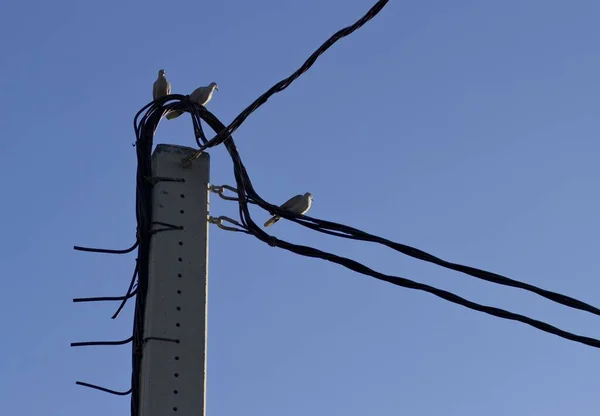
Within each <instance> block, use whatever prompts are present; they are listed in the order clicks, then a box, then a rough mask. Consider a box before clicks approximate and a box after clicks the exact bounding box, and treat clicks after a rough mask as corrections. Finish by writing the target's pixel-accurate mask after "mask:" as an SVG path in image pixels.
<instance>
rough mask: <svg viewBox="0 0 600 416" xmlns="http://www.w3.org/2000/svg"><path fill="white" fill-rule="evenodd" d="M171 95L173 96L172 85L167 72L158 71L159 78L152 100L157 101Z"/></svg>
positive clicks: (155, 83) (155, 84)
mask: <svg viewBox="0 0 600 416" xmlns="http://www.w3.org/2000/svg"><path fill="white" fill-rule="evenodd" d="M169 94H171V83H170V82H169V81H168V80H167V76H166V73H165V70H164V69H161V70H160V71H158V78H157V79H156V81H154V86H153V88H152V99H153V100H154V101H156V100H158V99H159V98H162V97H164V96H165V95H169Z"/></svg>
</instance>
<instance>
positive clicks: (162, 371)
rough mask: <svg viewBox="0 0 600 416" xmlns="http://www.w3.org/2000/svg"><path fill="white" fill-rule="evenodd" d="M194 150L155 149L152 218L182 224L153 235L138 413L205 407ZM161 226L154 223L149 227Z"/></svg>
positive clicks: (201, 201)
mask: <svg viewBox="0 0 600 416" xmlns="http://www.w3.org/2000/svg"><path fill="white" fill-rule="evenodd" d="M193 153H194V149H192V148H188V147H183V146H175V145H158V146H157V147H156V150H155V151H154V154H153V155H152V175H153V176H154V177H170V178H183V179H184V180H185V182H172V181H161V182H158V183H157V184H156V185H155V186H154V188H153V194H152V206H153V211H152V212H153V214H152V221H153V223H155V222H161V223H167V224H172V225H175V226H182V227H183V229H182V230H169V231H163V232H158V233H156V234H154V235H153V236H152V241H151V246H150V264H149V278H148V292H147V297H146V308H145V309H146V315H145V316H144V338H145V339H146V338H152V337H162V338H170V339H177V340H179V343H174V342H165V341H161V340H152V339H151V340H149V341H148V342H147V343H146V344H145V345H144V353H143V358H142V362H141V372H140V403H139V404H140V415H141V416H165V415H180V416H204V415H205V409H206V400H205V399H206V311H207V289H208V221H207V218H208V183H209V166H210V163H209V156H208V154H206V153H204V154H202V156H201V157H200V158H198V159H196V160H194V161H193V162H192V163H191V165H190V166H188V167H185V168H184V167H182V164H181V160H182V159H183V158H184V157H186V156H189V155H191V154H193ZM160 228H165V227H164V226H163V225H154V229H160Z"/></svg>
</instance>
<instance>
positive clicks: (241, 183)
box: [201, 109, 600, 348]
mask: <svg viewBox="0 0 600 416" xmlns="http://www.w3.org/2000/svg"><path fill="white" fill-rule="evenodd" d="M201 116H202V118H203V120H204V121H206V122H207V124H208V125H209V126H210V127H211V128H212V129H213V130H214V131H219V130H220V129H221V128H222V127H223V124H222V123H221V122H220V121H219V120H218V119H217V118H216V117H215V116H214V115H213V114H212V113H210V111H208V110H206V109H204V110H203V111H202V114H201ZM225 147H226V148H227V150H228V152H229V154H230V156H231V158H232V161H233V165H234V176H235V180H236V184H237V189H238V195H239V199H238V203H239V209H240V213H241V214H240V219H241V222H242V224H243V225H244V226H245V227H246V229H247V230H248V231H250V233H252V235H254V236H255V237H256V238H258V239H259V240H261V241H263V242H265V243H267V244H269V245H271V246H273V247H279V248H283V249H285V250H288V251H291V252H294V253H296V254H300V255H302V256H306V257H314V258H320V259H323V260H327V261H330V262H333V263H336V264H339V265H342V266H344V267H346V268H348V269H350V270H353V271H356V272H358V273H362V274H365V275H368V276H371V277H375V278H377V279H379V280H383V281H386V282H389V283H392V284H395V285H397V286H402V287H406V288H409V289H415V290H420V291H424V292H428V293H431V294H434V295H436V296H438V297H440V298H442V299H445V300H447V301H449V302H452V303H456V304H459V305H461V306H465V307H467V308H469V309H473V310H476V311H479V312H483V313H486V314H489V315H492V316H496V317H498V318H502V319H507V320H513V321H519V322H522V323H525V324H528V325H530V326H533V327H534V328H537V329H539V330H541V331H544V332H547V333H550V334H553V335H557V336H559V337H562V338H565V339H568V340H571V341H575V342H579V343H583V344H586V345H589V346H592V347H596V348H600V340H597V339H595V338H590V337H585V336H581V335H577V334H573V333H571V332H567V331H564V330H561V329H559V328H556V327H554V326H552V325H550V324H547V323H545V322H542V321H539V320H535V319H532V318H529V317H526V316H523V315H519V314H516V313H513V312H509V311H506V310H504V309H500V308H495V307H491V306H486V305H481V304H478V303H475V302H471V301H469V300H467V299H464V298H462V297H460V296H458V295H455V294H453V293H451V292H447V291H444V290H441V289H437V288H435V287H432V286H428V285H425V284H422V283H417V282H414V281H412V280H409V279H406V278H401V277H396V276H389V275H386V274H383V273H380V272H377V271H375V270H372V269H370V268H368V267H366V266H364V265H362V264H361V263H358V262H356V261H354V260H351V259H348V258H345V257H340V256H336V255H334V254H331V253H327V252H324V251H321V250H318V249H315V248H312V247H306V246H300V245H295V244H292V243H289V242H286V241H283V240H279V239H277V238H275V237H272V236H270V235H268V234H267V233H265V232H264V231H263V230H262V229H261V228H260V227H259V226H258V225H257V224H256V223H254V221H253V220H252V217H251V215H250V212H249V209H248V199H252V200H253V201H255V202H256V204H257V205H259V206H261V207H262V208H264V209H266V210H267V211H269V213H270V214H277V215H281V216H282V217H284V218H288V219H290V220H292V221H295V222H298V223H300V224H302V225H306V226H308V227H309V228H312V229H315V230H317V231H323V232H326V233H328V234H334V235H338V236H343V237H345V238H352V237H353V235H347V234H341V232H336V231H330V230H328V229H327V228H325V227H326V226H329V227H330V228H338V229H340V230H343V231H344V232H345V233H349V232H355V234H356V237H357V238H356V239H359V240H364V241H373V242H379V243H380V244H385V243H386V242H389V243H390V245H391V246H392V248H397V246H400V248H402V249H403V250H405V251H408V252H409V253H411V254H413V255H414V254H415V253H417V254H419V252H420V250H417V249H413V248H412V247H409V246H404V245H400V244H398V243H393V242H390V241H389V240H385V239H381V238H379V237H375V236H371V235H370V234H367V233H365V232H363V231H360V230H356V229H353V228H351V227H347V226H343V225H341V224H336V223H332V222H328V221H323V220H319V219H316V218H310V217H306V216H302V217H299V216H297V215H294V214H291V213H289V212H287V211H284V210H281V209H280V208H279V207H277V206H275V205H272V204H270V203H268V202H266V201H264V200H263V199H262V198H261V197H260V196H259V195H258V194H257V193H256V191H255V190H254V188H253V187H252V183H251V180H250V178H249V176H248V173H247V171H246V168H245V167H244V165H243V163H242V161H241V158H240V155H239V152H238V150H237V147H236V146H235V142H234V140H233V138H232V137H228V138H227V139H226V140H225ZM308 221H312V222H313V223H312V224H311V223H310V222H308ZM307 224H308V225H307ZM321 225H325V226H324V227H322V228H321ZM386 245H387V244H386ZM406 248H408V250H407V249H406ZM410 249H412V251H411V250H410ZM422 253H424V252H422ZM425 254H427V253H425ZM429 256H431V255H429ZM424 257H426V256H424ZM431 257H433V256H431ZM426 258H428V257H426ZM428 259H429V260H431V258H428ZM463 267H465V268H466V266H463ZM474 270H475V271H478V269H474ZM469 271H470V270H469ZM482 272H484V271H482ZM485 273H489V272H485ZM489 274H491V273H489ZM497 276H499V275H497ZM499 277H500V278H502V277H503V276H499ZM504 279H505V280H502V279H499V280H502V281H503V283H504V284H506V285H508V286H513V283H515V284H519V286H516V287H519V288H521V286H524V287H525V288H527V287H528V286H530V285H527V284H525V283H522V282H517V281H513V280H512V279H508V278H504ZM535 289H537V290H539V291H540V292H542V293H545V294H548V293H550V295H548V296H552V294H553V292H548V291H545V290H543V289H539V288H535ZM534 293H535V292H534ZM555 295H557V299H559V300H563V298H562V296H564V295H558V294H555ZM565 298H567V299H572V298H568V297H566V296H565ZM572 300H573V301H575V302H573V303H574V304H575V305H576V306H581V305H580V304H579V303H578V302H580V303H581V304H583V305H586V304H584V303H583V302H581V301H577V300H575V299H572ZM567 306H570V305H567ZM587 306H588V307H589V308H590V309H591V310H592V311H593V310H594V309H595V308H594V307H592V306H591V305H587Z"/></svg>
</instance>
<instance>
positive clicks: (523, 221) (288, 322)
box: [0, 0, 600, 416]
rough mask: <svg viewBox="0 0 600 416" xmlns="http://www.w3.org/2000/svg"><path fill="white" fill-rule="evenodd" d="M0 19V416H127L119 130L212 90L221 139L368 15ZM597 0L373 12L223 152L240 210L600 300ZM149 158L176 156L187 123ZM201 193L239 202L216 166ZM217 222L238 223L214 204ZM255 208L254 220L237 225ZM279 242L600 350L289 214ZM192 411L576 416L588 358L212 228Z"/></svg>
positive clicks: (213, 13)
mask: <svg viewBox="0 0 600 416" xmlns="http://www.w3.org/2000/svg"><path fill="white" fill-rule="evenodd" d="M212 3H213V4H211V5H208V4H207V2H198V1H187V0H181V1H179V2H176V3H172V5H169V4H168V3H167V2H156V1H153V0H151V1H147V2H143V3H142V2H130V3H127V2H119V3H117V2H109V3H106V2H105V3H101V2H93V3H92V2H76V1H58V2H52V3H48V2H42V1H39V0H38V1H30V2H21V3H18V2H12V3H11V4H10V5H8V4H7V5H6V6H5V7H4V8H3V11H2V13H0V35H1V36H0V47H1V49H2V51H3V60H2V65H1V69H0V75H2V76H1V77H0V90H1V91H2V96H3V100H2V101H0V126H1V130H2V135H3V150H2V152H0V175H1V177H2V178H4V181H3V184H4V185H3V194H4V203H3V204H2V205H1V207H0V214H1V216H2V218H3V219H4V225H3V233H2V234H3V236H4V238H2V239H0V258H1V260H2V262H1V263H2V272H3V273H2V274H3V279H2V281H3V283H4V286H3V289H2V290H1V291H0V327H1V328H2V330H3V334H4V342H2V344H0V356H1V357H2V358H1V359H0V373H1V374H2V377H0V403H1V404H2V405H1V408H2V413H3V414H21V415H36V414H47V415H61V416H68V415H80V414H83V413H85V414H86V415H89V416H95V415H106V414H121V415H126V414H129V397H115V396H111V395H106V394H103V393H101V392H98V391H94V390H90V389H85V388H82V387H78V386H76V385H75V384H74V382H75V381H76V380H84V381H88V382H91V383H97V384H101V385H104V386H106V387H109V388H113V389H117V390H127V389H128V388H129V381H130V371H131V368H130V356H131V355H130V346H124V347H105V348H87V349H86V348H81V349H72V348H69V343H70V342H72V341H78V340H97V339H122V338H127V337H128V336H129V335H130V333H131V327H132V306H133V304H130V305H129V306H128V307H127V308H126V310H125V312H124V313H123V314H122V315H121V317H120V318H119V319H118V320H116V321H112V320H110V319H109V318H110V315H111V314H112V312H113V310H114V307H115V305H112V304H95V305H94V304H86V305H81V304H79V305H77V304H73V303H71V299H72V298H73V297H79V296H93V295H119V294H121V293H123V292H124V291H125V290H126V287H127V284H128V282H129V279H130V275H131V271H132V268H133V265H134V258H135V254H134V253H132V254H131V255H128V256H112V257H111V256H101V255H93V254H86V253H77V252H74V251H73V250H72V246H73V245H74V244H78V245H90V246H100V247H113V248H124V247H127V246H129V245H130V244H131V243H132V242H133V240H134V233H135V216H134V174H135V163H136V160H135V152H134V149H133V148H132V147H131V143H132V142H133V141H134V140H135V138H134V134H133V128H132V118H133V116H134V114H135V112H136V111H137V110H138V109H139V108H140V107H142V106H143V105H145V104H146V103H148V102H149V101H150V99H151V87H152V82H153V81H154V79H155V78H156V72H157V70H158V69H160V68H165V69H166V70H167V74H168V77H169V79H170V81H171V82H172V84H173V92H177V93H189V92H191V91H192V90H193V89H194V88H195V87H197V86H199V85H206V84H208V83H209V82H211V81H216V82H218V84H219V87H220V91H218V92H217V93H215V96H214V98H213V101H211V102H210V104H209V105H208V107H209V109H210V110H211V111H212V112H214V113H215V114H216V115H217V116H218V117H219V118H220V119H221V120H222V121H223V122H225V123H226V124H227V123H228V122H230V121H231V120H232V119H233V118H234V117H235V116H236V115H237V114H238V113H239V112H240V111H241V110H242V109H243V108H245V107H246V106H247V105H248V104H249V103H250V102H251V101H252V100H253V99H254V98H256V97H257V96H258V95H259V94H261V93H262V92H264V91H265V90H266V89H267V88H269V87H270V86H271V85H272V84H273V83H275V82H276V81H279V80H280V79H282V78H284V77H286V76H287V75H288V74H290V73H291V72H292V71H294V70H295V69H296V68H297V67H298V66H299V65H300V64H301V63H302V62H303V61H304V59H306V57H308V55H309V54H310V53H311V52H312V51H313V50H314V49H315V48H317V47H318V46H319V45H320V44H321V43H322V42H323V41H324V40H325V39H326V38H327V37H329V36H330V35H331V34H332V33H333V32H335V31H336V30H338V29H339V28H341V27H343V26H346V25H348V24H350V23H352V22H354V21H355V20H356V19H357V18H358V17H360V16H361V15H362V14H363V13H364V12H366V10H368V9H369V8H370V7H371V5H372V4H373V3H374V0H352V1H350V0H347V1H335V2H334V1H329V2H323V1H317V0H306V1H302V2H292V1H286V2H283V1H277V0H255V1H253V2H245V1H240V0H227V1H226V0H223V1H220V2H212ZM599 20H600V3H598V2H597V1H591V0H590V1H585V0H579V1H574V2H566V1H541V0H530V1H527V2H524V1H516V0H509V1H502V2H481V1H475V0H456V1H452V2H448V1H442V0H425V1H416V0H413V1H391V2H390V3H389V4H388V6H387V7H386V8H385V9H384V10H383V11H382V12H381V14H380V15H379V16H377V17H376V18H375V19H374V20H373V21H372V22H370V23H368V24H367V25H366V26H365V27H364V28H363V29H361V30H360V31H358V32H356V33H355V34H353V35H351V36H350V37H348V38H346V39H344V40H342V41H341V42H340V43H339V44H337V45H335V46H334V47H333V48H332V49H330V51H328V52H327V53H326V54H325V55H324V56H323V57H322V58H321V59H320V60H319V61H318V62H317V64H316V65H315V66H314V67H313V69H312V70H311V71H310V72H308V73H307V74H305V75H303V76H302V77H301V78H300V79H299V80H298V81H296V82H295V83H294V84H293V85H292V86H291V87H290V88H289V89H288V90H286V91H285V92H283V93H281V94H278V95H276V96H275V97H273V98H272V99H271V100H270V101H269V102H268V103H267V104H266V105H264V106H263V107H261V108H260V109H259V110H258V111H256V112H255V113H254V114H253V115H252V116H251V117H250V118H249V119H248V120H247V121H246V122H245V123H244V124H243V125H242V127H241V128H240V129H239V130H238V131H237V132H236V134H235V138H236V141H237V144H238V148H239V150H240V152H241V155H242V157H243V158H244V162H245V164H246V166H247V168H248V170H249V172H250V175H251V177H252V179H253V181H254V184H255V187H256V189H257V190H258V192H259V193H260V194H261V195H262V196H263V197H264V198H266V199H268V200H270V201H272V202H274V203H279V202H283V201H285V200H286V199H287V198H288V197H289V196H291V195H294V194H297V193H302V192H306V191H310V192H312V193H313V195H314V197H315V199H314V204H313V208H312V210H311V215H312V216H315V217H317V218H322V219H329V220H333V221H337V222H341V223H345V224H348V225H352V226H354V227H357V228H361V229H364V230H366V231H369V232H371V233H374V234H377V235H381V236H384V237H387V238H390V239H393V240H396V241H399V242H403V243H406V244H410V245H414V246H417V247H419V248H422V249H424V250H427V251H430V252H432V253H433V254H436V255H438V256H441V257H443V258H445V259H448V260H452V261H456V262H462V263H466V264H469V265H472V266H476V267H481V268H485V269H488V270H492V271H496V272H499V273H503V274H506V275H508V276H511V277H513V278H515V279H519V280H523V281H526V282H528V283H532V284H535V285H539V286H541V287H544V288H546V289H550V290H555V291H558V292H562V293H565V294H568V295H571V296H574V297H576V298H580V299H582V300H584V301H587V302H590V303H593V304H594V303H595V304H600V300H599V298H598V293H600V281H599V280H598V273H599V272H600V265H599V264H598V261H597V260H596V258H597V257H596V256H597V253H598V250H599V244H598V238H597V235H598V229H599V228H600V221H599V220H598V215H597V213H598V211H599V210H600V199H599V198H598V194H597V192H596V190H597V178H598V174H599V171H598V163H597V161H598V155H599V154H600V144H599V142H598V139H597V130H598V121H597V120H598V117H597V113H598V97H599V96H600V86H599V83H598V81H597V79H598V74H599V73H600V57H599V55H598V53H597V46H598V43H599V41H600V35H599V33H600V32H599V31H598V26H597V22H598V21H599ZM156 141H157V142H161V143H177V144H185V145H192V144H193V143H194V141H193V133H192V129H191V125H190V122H189V118H184V117H181V118H180V119H178V120H176V121H172V122H168V123H167V122H164V123H161V126H160V128H159V131H158V133H157V136H156ZM211 156H212V158H211V159H212V169H211V170H212V171H211V175H212V182H213V183H215V184H217V185H220V184H223V183H228V184H233V177H232V167H231V163H230V160H229V159H228V157H227V155H226V152H225V150H224V149H223V148H216V149H213V150H212V151H211ZM211 210H212V214H213V215H234V214H235V212H236V210H235V206H233V205H231V203H227V202H224V201H221V200H218V198H215V197H213V198H212V201H211ZM266 218H267V214H266V213H257V214H256V219H257V222H262V221H264V220H265V219H266ZM272 232H273V233H274V234H275V235H277V236H278V237H280V238H283V239H286V240H288V241H292V242H299V243H304V244H309V245H312V246H315V247H317V248H321V249H324V250H329V251H332V252H335V253H337V254H341V255H344V256H348V257H352V258H355V259H357V260H359V261H361V262H364V263H365V264H366V265H368V266H370V267H374V268H376V269H377V270H380V271H383V272H386V273H390V274H396V275H400V276H404V277H408V278H411V279H415V280H418V281H421V282H426V283H430V284H433V285H435V286H438V287H441V288H444V289H447V290H451V291H453V292H455V293H458V294H460V295H462V296H465V297H467V298H469V299H472V300H474V301H478V302H481V303H485V304H489V305H493V306H498V307H502V308H507V309H509V310H511V311H514V312H519V313H523V314H527V315H529V316H531V317H534V318H537V319H541V320H545V321H547V322H549V323H552V324H554V325H557V326H559V327H561V328H564V329H567V330H570V331H573V332H575V333H579V334H584V335H588V336H595V337H600V330H598V325H597V320H598V318H597V317H594V316H592V315H589V314H586V313H584V312H580V311H574V310H569V309H567V308H565V307H562V306H559V305H555V304H552V303H551V302H549V301H546V300H544V299H540V298H538V297H536V296H534V295H531V294H527V293H521V292H519V291H517V290H514V289H513V290H511V289H509V288H504V287H496V286H494V285H492V284H489V283H486V282H480V281H477V280H476V279H473V278H471V277H469V276H465V275H462V274H458V273H453V272H449V271H445V270H442V269H440V268H437V267H435V266H432V265H428V264H423V263H421V262H418V261H416V260H413V259H408V258H405V257H404V256H402V255H400V254H399V253H395V252H392V251H391V250H389V249H386V248H385V247H379V246H374V245H368V244H365V243H356V242H350V241H340V240H339V239H336V238H333V237H328V236H324V235H321V234H316V233H314V232H311V231H309V230H307V229H304V228H302V227H300V226H297V225H295V224H293V223H289V222H286V221H281V222H280V223H278V224H277V226H276V227H273V228H272ZM209 270H210V294H209V360H208V402H207V411H208V414H210V415H234V414H242V413H243V414H250V415H265V416H268V415H281V414H285V415H288V416H293V415H305V414H307V413H310V414H323V415H325V414H344V415H348V416H350V415H365V414H372V415H378V416H384V415H398V414H411V415H436V414H445V415H461V416H465V415H481V414H486V415H490V416H495V415H507V414H519V415H539V414H544V415H564V414H577V415H592V414H597V408H598V404H599V403H598V394H597V375H598V373H599V371H600V364H599V360H598V353H599V352H598V351H596V350H594V349H593V348H590V347H586V346H583V345H581V344H576V343H572V342H569V341H566V340H563V339H560V338H557V337H555V336H552V335H548V334H545V333H542V332H539V331H537V330H535V329H533V328H531V327H528V326H526V325H522V324H519V323H515V322H507V321H502V320H500V319H497V318H493V317H490V316H487V315H482V314H480V313H477V312H474V311H471V310H467V309H464V308H462V307H459V306H457V305H453V304H449V303H447V302H445V301H442V300H440V299H438V298H436V297H434V296H431V295H428V294H425V293H419V292H414V291H410V290H406V289H401V288H398V287H395V286H391V285H389V284H386V283H383V282H379V281H376V280H373V279H371V278H369V277H366V276H362V275H358V274H355V273H353V272H350V271H348V270H346V269H344V268H342V267H340V266H337V265H334V264H331V263H327V262H323V261H319V260H314V259H307V258H301V257H298V256H294V255H292V254H290V253H288V252H284V251H281V250H277V249H274V248H271V247H269V246H267V245H264V244H263V243H261V242H259V241H258V240H254V239H252V238H251V237H246V236H243V235H238V234H234V233H227V232H224V231H221V230H219V229H216V228H214V227H211V234H210V263H209Z"/></svg>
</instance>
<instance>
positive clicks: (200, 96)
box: [167, 82, 219, 120]
mask: <svg viewBox="0 0 600 416" xmlns="http://www.w3.org/2000/svg"><path fill="white" fill-rule="evenodd" d="M215 90H217V91H219V86H218V85H217V83H216V82H211V83H210V84H209V85H207V86H206V87H198V88H196V89H195V90H194V92H192V93H191V94H190V100H191V101H192V102H193V103H196V104H198V105H201V106H202V107H204V106H205V105H206V104H208V102H209V101H210V99H211V98H212V95H213V92H214V91H215ZM182 114H183V111H172V112H170V113H169V114H167V119H168V120H173V119H174V118H177V117H179V116H180V115H182Z"/></svg>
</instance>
